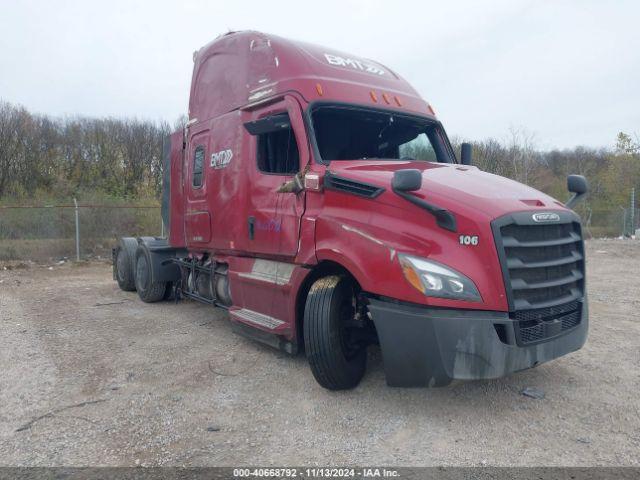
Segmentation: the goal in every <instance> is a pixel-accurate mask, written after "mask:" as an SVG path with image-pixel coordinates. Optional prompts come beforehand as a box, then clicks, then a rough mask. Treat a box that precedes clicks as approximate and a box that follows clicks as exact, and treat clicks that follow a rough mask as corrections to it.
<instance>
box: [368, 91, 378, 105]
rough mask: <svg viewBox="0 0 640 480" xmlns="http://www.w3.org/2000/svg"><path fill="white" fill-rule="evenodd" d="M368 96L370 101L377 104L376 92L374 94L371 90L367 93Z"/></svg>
mask: <svg viewBox="0 0 640 480" xmlns="http://www.w3.org/2000/svg"><path fill="white" fill-rule="evenodd" d="M369 95H370V96H371V100H373V101H374V102H376V103H378V96H377V95H376V92H374V91H373V90H371V91H370V92H369Z"/></svg>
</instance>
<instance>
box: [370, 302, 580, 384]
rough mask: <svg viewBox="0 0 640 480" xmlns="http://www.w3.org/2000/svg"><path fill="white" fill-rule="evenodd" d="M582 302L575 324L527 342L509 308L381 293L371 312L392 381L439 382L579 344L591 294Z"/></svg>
mask: <svg viewBox="0 0 640 480" xmlns="http://www.w3.org/2000/svg"><path fill="white" fill-rule="evenodd" d="M581 303H582V315H581V321H580V323H579V324H578V325H577V326H576V327H574V328H572V329H571V330H568V331H566V332H563V333H562V334H561V335H558V336H555V337H553V338H551V339H549V340H547V341H544V342H541V343H537V344H533V345H524V346H519V345H517V342H516V341H515V340H514V339H515V328H516V321H515V320H512V319H511V318H509V314H508V313H506V312H490V311H482V310H456V309H445V308H429V307H422V306H415V305H407V304H402V303H398V302H394V301H392V300H382V299H379V298H370V299H369V312H370V313H371V316H372V318H373V322H374V323H375V326H376V330H377V333H378V339H379V341H380V348H381V350H382V358H383V361H384V370H385V375H386V377H387V383H388V384H389V385H390V386H394V387H425V386H429V387H435V386H444V385H447V384H449V383H451V381H452V380H454V379H461V380H476V379H488V378H498V377H502V376H505V375H507V374H509V373H512V372H517V371H519V370H524V369H527V368H531V367H535V366H536V365H538V364H540V363H543V362H547V361H549V360H553V359H554V358H558V357H561V356H563V355H566V354H567V353H570V352H574V351H576V350H578V349H580V348H581V347H582V346H583V345H584V343H585V341H586V339H587V331H588V329H589V318H588V308H587V301H586V298H585V299H584V301H583V302H581ZM495 325H501V326H500V327H498V329H497V328H496V326H495ZM498 331H500V332H501V335H500V336H499V335H498Z"/></svg>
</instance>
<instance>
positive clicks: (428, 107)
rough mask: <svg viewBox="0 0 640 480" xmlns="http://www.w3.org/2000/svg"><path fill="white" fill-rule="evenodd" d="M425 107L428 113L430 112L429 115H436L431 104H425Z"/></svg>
mask: <svg viewBox="0 0 640 480" xmlns="http://www.w3.org/2000/svg"><path fill="white" fill-rule="evenodd" d="M427 109H428V110H429V113H430V114H431V115H433V116H434V117H435V116H436V112H435V110H434V109H433V107H432V106H431V104H429V105H427Z"/></svg>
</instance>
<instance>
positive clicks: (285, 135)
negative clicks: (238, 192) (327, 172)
mask: <svg viewBox="0 0 640 480" xmlns="http://www.w3.org/2000/svg"><path fill="white" fill-rule="evenodd" d="M273 119H275V120H273ZM268 120H269V121H270V122H271V124H272V125H273V129H271V128H269V129H268V131H263V132H261V133H259V134H258V135H257V137H258V139H257V141H258V152H257V153H258V169H259V170H260V171H261V172H263V173H268V174H280V175H290V174H291V175H293V174H296V173H298V171H299V170H300V154H299V152H298V144H297V143H296V136H295V134H294V132H293V129H292V128H291V123H290V122H289V115H288V114H286V113H281V114H278V115H277V116H274V117H271V118H269V119H268Z"/></svg>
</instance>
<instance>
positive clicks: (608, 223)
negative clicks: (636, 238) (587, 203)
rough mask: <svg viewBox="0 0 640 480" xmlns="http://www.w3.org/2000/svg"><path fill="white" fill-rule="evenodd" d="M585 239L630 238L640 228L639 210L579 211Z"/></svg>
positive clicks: (621, 208)
mask: <svg viewBox="0 0 640 480" xmlns="http://www.w3.org/2000/svg"><path fill="white" fill-rule="evenodd" d="M580 214H581V215H580V216H581V217H582V224H583V226H584V230H585V233H586V235H587V237H592V238H603V237H616V238H617V237H631V236H633V235H635V232H636V230H638V229H639V228H640V209H637V208H636V209H633V211H632V210H631V208H629V207H627V208H624V207H617V208H611V209H604V210H602V209H600V210H591V209H585V210H584V211H582V210H580Z"/></svg>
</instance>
